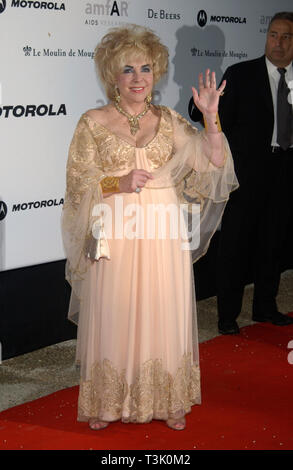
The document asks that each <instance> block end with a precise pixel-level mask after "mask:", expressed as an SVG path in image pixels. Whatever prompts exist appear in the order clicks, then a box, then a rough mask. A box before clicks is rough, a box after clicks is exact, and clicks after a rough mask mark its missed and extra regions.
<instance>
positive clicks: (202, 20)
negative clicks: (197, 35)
mask: <svg viewBox="0 0 293 470" xmlns="http://www.w3.org/2000/svg"><path fill="white" fill-rule="evenodd" d="M207 21H208V15H207V14H206V12H205V11H204V10H200V11H199V12H198V14H197V23H198V25H199V26H200V27H201V28H203V27H204V26H205V25H206V24H207Z"/></svg>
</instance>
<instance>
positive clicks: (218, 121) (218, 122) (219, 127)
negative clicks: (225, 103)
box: [203, 113, 222, 132]
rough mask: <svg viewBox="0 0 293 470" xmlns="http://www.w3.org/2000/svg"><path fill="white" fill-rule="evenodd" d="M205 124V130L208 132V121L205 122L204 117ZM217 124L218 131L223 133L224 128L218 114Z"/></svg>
mask: <svg viewBox="0 0 293 470" xmlns="http://www.w3.org/2000/svg"><path fill="white" fill-rule="evenodd" d="M203 122H204V127H205V130H206V131H208V126H207V123H206V120H205V117H203ZM215 124H216V125H217V127H218V131H219V132H222V126H221V123H220V117H219V113H217V116H216V122H215Z"/></svg>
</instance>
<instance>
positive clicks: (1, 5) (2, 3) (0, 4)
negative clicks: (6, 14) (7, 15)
mask: <svg viewBox="0 0 293 470" xmlns="http://www.w3.org/2000/svg"><path fill="white" fill-rule="evenodd" d="M5 8H6V0H0V13H3V11H4V10H5Z"/></svg>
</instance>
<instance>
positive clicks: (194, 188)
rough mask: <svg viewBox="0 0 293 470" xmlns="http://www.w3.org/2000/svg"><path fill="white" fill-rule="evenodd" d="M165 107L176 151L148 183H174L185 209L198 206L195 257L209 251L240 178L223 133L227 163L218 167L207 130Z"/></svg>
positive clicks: (162, 185) (193, 251) (169, 184)
mask: <svg viewBox="0 0 293 470" xmlns="http://www.w3.org/2000/svg"><path fill="white" fill-rule="evenodd" d="M166 110H167V112H169V113H170V114H171V117H172V125H173V135H174V147H173V155H172V158H171V159H170V160H169V161H168V162H167V163H166V165H164V166H163V167H161V168H160V169H158V170H156V171H155V172H154V177H155V178H154V180H150V182H149V183H148V186H149V187H152V188H156V187H157V188H159V187H169V186H174V187H175V188H176V192H177V195H178V200H179V203H180V204H184V205H185V206H186V210H188V211H190V212H192V211H193V210H194V209H195V207H196V206H197V208H198V211H200V218H199V222H198V225H199V226H198V231H199V232H200V237H199V238H200V243H199V246H198V247H197V248H196V249H192V250H191V251H192V259H193V261H196V260H197V259H198V258H200V257H201V256H202V255H203V254H205V252H206V251H207V249H208V246H209V242H210V240H211V237H212V236H213V234H214V233H215V231H216V230H217V228H218V226H219V224H220V221H221V217H222V214H223V211H224V208H225V205H226V203H227V201H228V199H229V195H230V193H231V191H234V190H235V189H237V187H238V181H237V178H236V175H235V172H234V164H233V159H232V155H231V152H230V148H229V144H228V142H227V139H226V137H225V135H224V134H223V133H222V145H223V154H224V164H223V166H221V167H216V166H214V165H213V164H212V163H211V161H210V158H211V149H210V147H209V144H208V140H207V135H206V131H205V130H202V131H198V130H197V129H196V128H195V127H193V126H192V125H191V124H190V123H189V122H188V121H187V120H186V119H184V118H183V117H182V116H180V115H179V114H178V113H176V112H175V111H173V110H170V109H169V108H166ZM190 220H191V221H193V222H194V219H193V218H192V217H189V226H188V230H189V232H191V227H190ZM192 230H194V227H193V229H192Z"/></svg>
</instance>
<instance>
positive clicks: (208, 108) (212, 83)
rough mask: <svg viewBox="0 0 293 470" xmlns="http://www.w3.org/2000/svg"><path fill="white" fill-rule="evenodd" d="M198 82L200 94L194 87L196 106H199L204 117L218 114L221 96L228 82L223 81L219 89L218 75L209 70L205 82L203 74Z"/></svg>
mask: <svg viewBox="0 0 293 470" xmlns="http://www.w3.org/2000/svg"><path fill="white" fill-rule="evenodd" d="M198 82H199V85H198V86H199V92H198V91H197V90H196V89H195V88H194V87H192V94H193V101H194V104H195V106H197V107H198V109H199V110H200V111H201V112H202V114H204V115H207V114H216V113H217V112H218V106H219V98H220V95H221V93H223V91H224V88H225V86H226V80H223V82H222V84H221V86H220V87H219V88H218V89H217V85H216V74H215V72H212V73H210V70H209V69H207V70H206V74H205V81H204V79H203V73H200V74H199V79H198Z"/></svg>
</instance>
